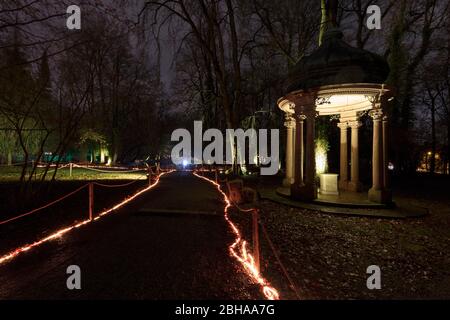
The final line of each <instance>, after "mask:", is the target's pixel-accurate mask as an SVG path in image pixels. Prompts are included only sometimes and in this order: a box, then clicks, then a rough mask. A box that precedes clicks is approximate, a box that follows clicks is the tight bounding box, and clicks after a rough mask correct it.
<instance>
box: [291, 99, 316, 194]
mask: <svg viewBox="0 0 450 320" xmlns="http://www.w3.org/2000/svg"><path fill="white" fill-rule="evenodd" d="M313 107H315V106H313ZM311 109H313V110H308V111H307V112H305V113H303V114H301V116H300V117H302V119H303V120H306V134H305V137H304V136H303V120H301V121H300V120H297V129H296V132H297V136H296V148H297V149H296V155H295V159H296V161H295V162H296V167H295V182H294V184H292V186H291V195H292V197H293V198H295V199H298V200H303V201H312V200H314V199H315V198H316V197H317V188H316V183H315V179H316V163H315V142H314V131H315V121H316V119H315V118H316V112H315V110H314V109H315V108H311ZM303 138H305V142H304V146H303ZM297 155H299V157H298V156H297ZM303 168H304V169H303ZM303 170H304V171H303Z"/></svg>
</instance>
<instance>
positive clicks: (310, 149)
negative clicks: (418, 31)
mask: <svg viewBox="0 0 450 320" xmlns="http://www.w3.org/2000/svg"><path fill="white" fill-rule="evenodd" d="M342 38H343V34H342V32H341V31H339V30H338V29H336V28H332V29H330V30H328V31H327V32H326V33H325V35H324V38H323V43H322V45H321V46H320V47H319V48H318V49H317V50H316V51H314V52H313V53H312V54H311V55H309V56H305V57H304V58H302V59H301V60H300V61H299V62H298V64H297V65H296V66H295V67H294V69H293V72H292V73H291V74H290V76H289V82H288V88H287V91H286V92H287V94H286V95H285V96H283V97H281V98H280V99H279V100H278V106H279V108H280V109H281V110H283V112H284V113H285V119H286V121H285V126H286V128H287V135H286V137H287V138H286V175H285V179H284V181H283V186H284V190H288V194H289V195H290V197H291V198H294V199H298V200H304V201H312V200H314V199H316V198H317V192H318V190H317V189H318V186H317V185H316V155H315V119H316V117H320V116H325V115H334V116H337V117H339V123H338V127H339V128H340V170H339V171H340V172H339V173H338V175H337V174H335V175H334V179H335V180H336V182H334V183H333V181H331V182H327V181H326V180H325V179H321V182H322V184H324V185H323V186H321V189H322V188H323V189H326V186H325V183H327V184H329V185H331V189H333V185H336V188H335V189H336V191H337V190H338V189H339V191H344V190H345V191H346V192H347V193H348V192H360V191H361V183H360V180H359V139H358V131H359V128H360V127H361V125H362V122H361V121H360V117H361V116H362V115H364V114H366V113H368V114H369V115H370V117H371V118H372V119H373V121H372V124H373V140H372V161H371V167H372V186H371V188H370V189H369V192H368V200H369V201H370V202H374V203H381V204H387V203H391V193H390V190H389V181H388V180H389V179H388V171H387V170H388V168H387V166H388V154H387V152H388V117H387V112H386V106H387V103H388V101H390V100H391V98H392V90H391V89H390V88H389V87H388V86H387V85H386V84H384V82H385V80H386V78H387V76H388V74H389V66H388V64H387V62H386V61H385V60H384V59H383V58H382V57H380V56H378V55H376V54H374V53H371V52H369V51H366V50H362V49H358V48H354V47H351V46H350V45H348V44H347V43H345V42H344V41H343V40H342ZM348 131H350V137H351V138H350V141H348V138H347V137H348ZM348 144H350V148H349V146H348ZM349 149H350V152H348V150H349ZM348 153H350V154H348ZM329 176H330V178H331V179H333V175H329ZM337 176H339V181H338V182H337ZM324 177H325V176H324ZM321 178H322V177H321ZM336 193H337V192H336Z"/></svg>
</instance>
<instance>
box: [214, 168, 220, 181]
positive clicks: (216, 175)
mask: <svg viewBox="0 0 450 320" xmlns="http://www.w3.org/2000/svg"><path fill="white" fill-rule="evenodd" d="M214 174H215V177H216V183H219V175H218V173H217V167H216V170H215V171H214Z"/></svg>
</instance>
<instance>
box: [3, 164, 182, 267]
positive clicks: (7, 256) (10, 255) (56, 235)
mask: <svg viewBox="0 0 450 320" xmlns="http://www.w3.org/2000/svg"><path fill="white" fill-rule="evenodd" d="M173 171H174V170H171V171H167V172H163V173H161V174H160V175H158V176H157V178H156V181H155V182H154V183H153V184H151V185H150V186H148V187H146V188H144V189H141V190H139V191H138V192H136V193H135V194H133V195H132V196H130V197H128V198H126V199H125V200H123V201H122V202H120V203H118V204H116V205H115V206H114V207H112V208H109V209H106V210H104V211H102V212H100V213H99V215H98V216H97V217H95V218H94V219H92V220H89V219H87V220H84V221H81V222H79V223H77V224H74V225H72V226H69V227H66V228H63V229H60V230H58V231H56V232H54V233H52V234H51V235H49V236H48V237H45V238H43V239H40V240H38V241H36V242H33V243H31V244H27V245H24V246H22V247H20V248H17V249H15V250H13V251H11V252H9V253H7V254H5V255H3V256H1V257H0V264H3V263H5V262H7V261H10V260H12V259H13V258H15V257H17V256H18V255H19V254H21V253H23V252H26V251H28V250H30V249H32V248H34V247H37V246H39V245H41V244H43V243H45V242H48V241H50V240H53V239H56V238H59V237H61V236H63V235H64V234H66V233H67V232H69V231H70V230H73V229H76V228H79V227H81V226H84V225H86V224H88V223H91V222H93V221H97V220H99V219H100V218H102V217H103V216H105V215H107V214H109V213H111V212H113V211H115V210H117V209H119V208H121V207H123V206H124V205H126V204H127V203H129V202H130V201H132V200H134V199H136V198H137V197H139V196H140V195H141V194H143V193H144V192H147V191H149V190H150V189H153V188H154V187H155V186H156V185H157V184H158V183H159V178H160V177H161V176H163V175H164V174H166V173H170V172H173Z"/></svg>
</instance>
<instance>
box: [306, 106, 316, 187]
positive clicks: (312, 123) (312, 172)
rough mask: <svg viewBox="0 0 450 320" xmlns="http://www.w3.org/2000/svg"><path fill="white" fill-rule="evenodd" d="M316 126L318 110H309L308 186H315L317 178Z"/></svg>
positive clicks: (307, 122) (307, 146)
mask: <svg viewBox="0 0 450 320" xmlns="http://www.w3.org/2000/svg"><path fill="white" fill-rule="evenodd" d="M315 128H316V112H315V111H314V112H309V113H308V115H307V119H306V148H305V184H306V185H308V186H313V185H314V184H315V179H316V157H315V141H314V137H315Z"/></svg>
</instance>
